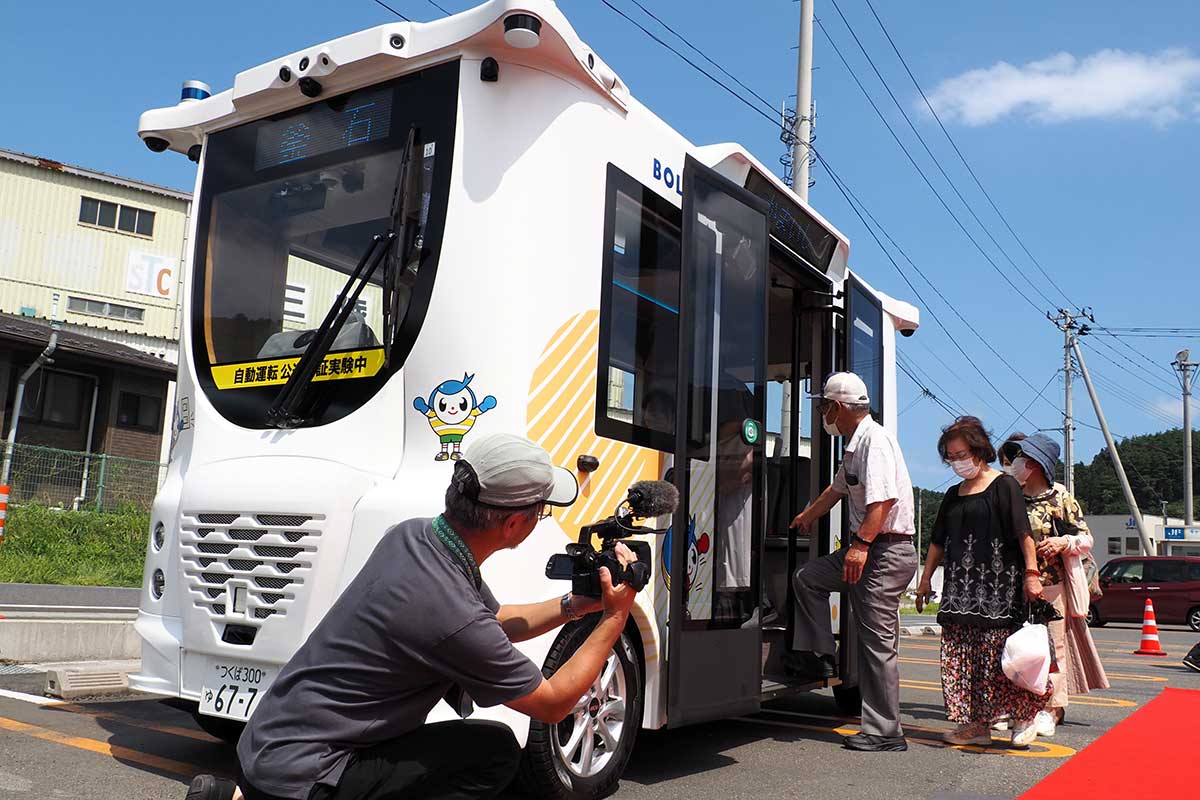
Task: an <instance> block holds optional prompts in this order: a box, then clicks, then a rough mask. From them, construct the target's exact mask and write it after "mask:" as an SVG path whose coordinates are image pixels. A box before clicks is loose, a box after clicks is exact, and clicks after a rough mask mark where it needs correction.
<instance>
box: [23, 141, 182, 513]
mask: <svg viewBox="0 0 1200 800" xmlns="http://www.w3.org/2000/svg"><path fill="white" fill-rule="evenodd" d="M190 201H191V195H190V194H187V193H185V192H180V191H177V190H174V189H168V188H165V187H162V186H156V185H153V184H148V183H142V182H140V181H135V180H129V179H126V178H120V177H117V176H114V175H108V174H105V173H102V172H96V171H93V170H88V169H83V168H80V167H74V166H70V165H67V164H62V163H59V162H56V161H51V160H48V159H45V158H38V157H34V156H29V155H24V154H21V153H15V152H11V151H7V150H0V433H2V434H3V436H4V437H5V438H7V436H8V435H9V433H10V430H11V427H12V424H13V421H14V420H13V415H14V413H15V409H14V403H15V399H16V393H17V383H18V379H19V377H20V375H21V374H22V372H24V371H25V369H26V368H27V367H28V366H29V365H30V364H31V363H32V362H33V361H34V360H35V359H36V358H37V356H38V354H39V353H40V352H41V351H42V349H43V348H44V347H45V346H46V343H47V341H48V339H49V336H50V332H51V322H52V318H53V317H54V315H55V309H54V302H55V297H56V296H57V299H58V307H57V316H56V318H57V320H58V321H59V322H60V327H61V332H60V335H59V340H58V348H57V350H56V352H55V353H54V354H53V355H52V356H51V358H52V362H51V363H48V364H45V365H44V366H42V367H41V368H40V369H38V370H37V372H35V373H34V374H33V375H32V376H31V377H30V378H29V380H28V382H27V384H26V387H25V390H24V394H23V399H22V402H21V409H20V418H19V421H18V426H17V433H16V441H17V444H18V446H28V447H34V446H45V447H51V448H56V449H59V450H63V451H78V452H80V453H83V454H105V455H108V456H114V457H124V458H130V459H139V460H141V461H145V462H161V461H165V460H166V458H167V455H168V452H169V446H170V439H171V436H170V430H171V420H172V412H173V404H174V382H173V379H174V374H175V365H176V364H177V362H178V345H177V340H178V336H179V323H180V314H179V310H180V306H179V296H180V293H179V289H178V286H179V284H180V281H181V280H182V276H181V274H180V272H181V266H180V265H181V263H182V255H183V248H184V246H185V238H186V230H187V221H188V215H189V211H190ZM89 462H90V459H89ZM74 480H75V479H74V478H72V479H68V480H67V483H71V482H73V481H74ZM80 481H81V482H83V483H86V482H84V481H82V476H80ZM14 488H15V487H14ZM64 490H65V489H64ZM62 494H63V492H59V496H60V497H61V496H62ZM67 499H68V500H70V499H71V498H67Z"/></svg>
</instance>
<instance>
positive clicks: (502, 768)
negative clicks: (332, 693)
mask: <svg viewBox="0 0 1200 800" xmlns="http://www.w3.org/2000/svg"><path fill="white" fill-rule="evenodd" d="M520 761H521V748H520V746H519V745H518V744H517V740H516V738H515V737H514V736H513V734H512V731H511V730H510V729H509V728H508V726H507V725H503V724H501V723H499V722H488V721H484V720H465V721H464V720H458V721H454V722H438V723H434V724H432V725H424V726H422V727H420V728H417V729H416V730H415V731H411V732H409V733H406V734H404V735H403V736H400V737H398V738H396V739H390V740H388V741H386V742H382V743H380V744H377V745H375V746H374V747H369V748H366V749H365V750H360V751H359V752H357V753H355V754H354V755H353V756H351V757H350V763H348V764H347V765H346V769H345V771H344V772H343V773H342V778H341V780H340V781H338V785H337V786H336V787H331V786H324V785H322V784H317V785H316V786H314V787H313V789H312V791H311V792H310V793H309V795H308V800H368V799H369V798H399V797H403V798H405V800H408V799H409V798H413V800H416V798H421V800H435V799H436V800H474V798H482V797H495V796H496V795H498V794H500V792H502V791H504V789H505V787H507V786H508V784H509V783H511V782H512V779H513V776H514V775H516V774H517V766H518V764H519V763H520ZM239 786H240V787H241V789H242V793H243V794H244V795H245V796H246V800H278V798H274V797H272V796H271V795H268V794H265V793H263V792H259V791H256V790H255V789H254V787H252V786H251V787H247V785H246V783H245V781H241V782H239Z"/></svg>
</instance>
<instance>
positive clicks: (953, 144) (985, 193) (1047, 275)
mask: <svg viewBox="0 0 1200 800" xmlns="http://www.w3.org/2000/svg"><path fill="white" fill-rule="evenodd" d="M866 3H867V7H868V8H870V9H871V15H872V16H874V17H875V21H876V22H877V23H879V28H880V30H882V31H883V35H884V36H885V37H887V40H888V44H890V45H891V46H892V51H893V52H895V54H896V57H897V58H898V59H900V63H901V64H902V65H903V66H904V71H905V72H907V73H908V77H909V80H911V81H912V83H913V86H915V87H916V88H917V92H918V93H919V94H920V95H921V99H922V100H923V101H925V107H926V108H928V109H929V113H930V114H932V115H933V118H934V119H935V120H937V124H938V127H939V128H941V129H942V133H943V134H945V136H946V140H947V141H948V142H950V146H951V147H952V148H954V152H955V153H956V154H957V155H958V159H959V161H961V162H962V163H963V166H964V167H966V168H967V172H968V173H969V174H970V175H971V178H972V180H974V181H975V185H976V186H978V187H979V191H980V192H982V193H983V196H984V197H985V198H987V201H988V204H989V205H991V207H992V210H993V211H995V212H996V216H998V217H999V218H1000V221H1001V222H1003V223H1004V227H1005V228H1007V229H1008V232H1009V233H1011V234H1012V237H1013V239H1015V240H1016V242H1017V244H1018V245H1020V246H1021V249H1022V250H1024V251H1025V255H1027V256H1029V260H1030V261H1032V262H1033V264H1034V266H1036V267H1037V268H1038V271H1039V272H1041V273H1042V275H1043V276H1045V278H1046V280H1047V281H1049V282H1050V285H1051V286H1053V287H1054V288H1055V289H1057V290H1058V293H1059V294H1061V295H1062V296H1063V299H1064V300H1066V301H1067V303H1068V304H1069V305H1073V306H1075V305H1078V304H1077V303H1073V302H1071V298H1069V297H1067V294H1066V292H1064V291H1063V290H1062V288H1061V287H1060V286H1059V285H1058V284H1057V283H1055V282H1054V278H1052V277H1051V276H1050V273H1048V272H1046V270H1045V269H1043V268H1042V265H1041V263H1040V262H1039V261H1038V260H1037V259H1036V258H1034V256H1033V253H1031V252H1029V248H1028V247H1026V246H1025V242H1024V241H1022V240H1021V237H1020V236H1018V235H1017V232H1016V231H1015V230H1013V227H1012V225H1010V224H1009V222H1008V219H1007V218H1006V217H1005V216H1004V214H1003V213H1002V212H1001V211H1000V208H999V206H997V205H996V202H995V201H994V200H992V196H991V194H990V193H989V192H988V190H987V189H985V188H984V186H983V182H982V181H980V180H979V176H978V175H976V174H975V170H974V169H972V167H971V164H970V162H968V161H967V157H966V156H964V155H963V152H962V150H960V149H959V147H958V143H957V142H955V141H954V137H953V136H951V135H950V131H949V130H947V129H946V126H945V125H944V124H943V123H942V118H941V117H940V116H938V113H937V111H936V110H935V109H934V107H933V103H931V102H929V98H928V97H926V96H925V90H924V89H922V88H921V84H920V83H919V82H918V81H917V78H916V76H915V75H913V71H912V70H911V69H909V67H908V61H906V60H905V58H904V56H903V55H902V54H901V53H900V48H899V47H897V46H896V42H895V40H894V39H892V35H891V33H889V32H888V29H887V26H886V25H884V24H883V20H882V19H880V17H879V14H878V13H877V12H876V11H875V6H874V5H873V4H872V3H871V0H866Z"/></svg>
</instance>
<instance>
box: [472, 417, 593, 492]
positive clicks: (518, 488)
mask: <svg viewBox="0 0 1200 800" xmlns="http://www.w3.org/2000/svg"><path fill="white" fill-rule="evenodd" d="M462 461H463V462H466V464H468V465H470V467H471V469H472V470H474V472H475V477H476V479H477V480H478V482H479V496H478V497H477V498H475V499H476V500H477V501H478V502H480V503H483V504H484V505H489V506H498V507H500V508H520V507H523V506H531V505H533V504H534V503H549V504H550V505H552V506H569V505H571V504H572V503H574V502H575V498H576V497H578V496H579V482H578V481H576V480H575V476H574V474H572V473H571V472H570V470H567V469H564V468H563V467H556V466H554V465H553V464H552V463H550V454H549V453H547V452H546V451H545V450H543V449H542V448H541V447H538V446H537V445H536V444H534V443H533V442H531V441H530V440H529V439H526V438H525V437H523V436H514V435H513V434H511V433H492V434H488V435H487V436H481V437H480V438H478V439H476V440H475V441H473V442H471V445H470V446H469V447H468V448H467V451H466V452H465V453H464V454H463V459H462ZM460 463H462V462H460Z"/></svg>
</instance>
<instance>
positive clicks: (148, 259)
mask: <svg viewBox="0 0 1200 800" xmlns="http://www.w3.org/2000/svg"><path fill="white" fill-rule="evenodd" d="M178 263H179V260H178V259H176V258H171V257H170V256H159V255H154V254H153V253H142V252H140V251H137V250H134V251H131V252H130V253H129V267H128V270H127V271H126V273H125V291H127V292H133V293H135V294H148V295H150V296H151V297H160V298H162V299H164V300H169V299H171V298H172V297H174V296H175V265H176V264H178Z"/></svg>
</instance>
